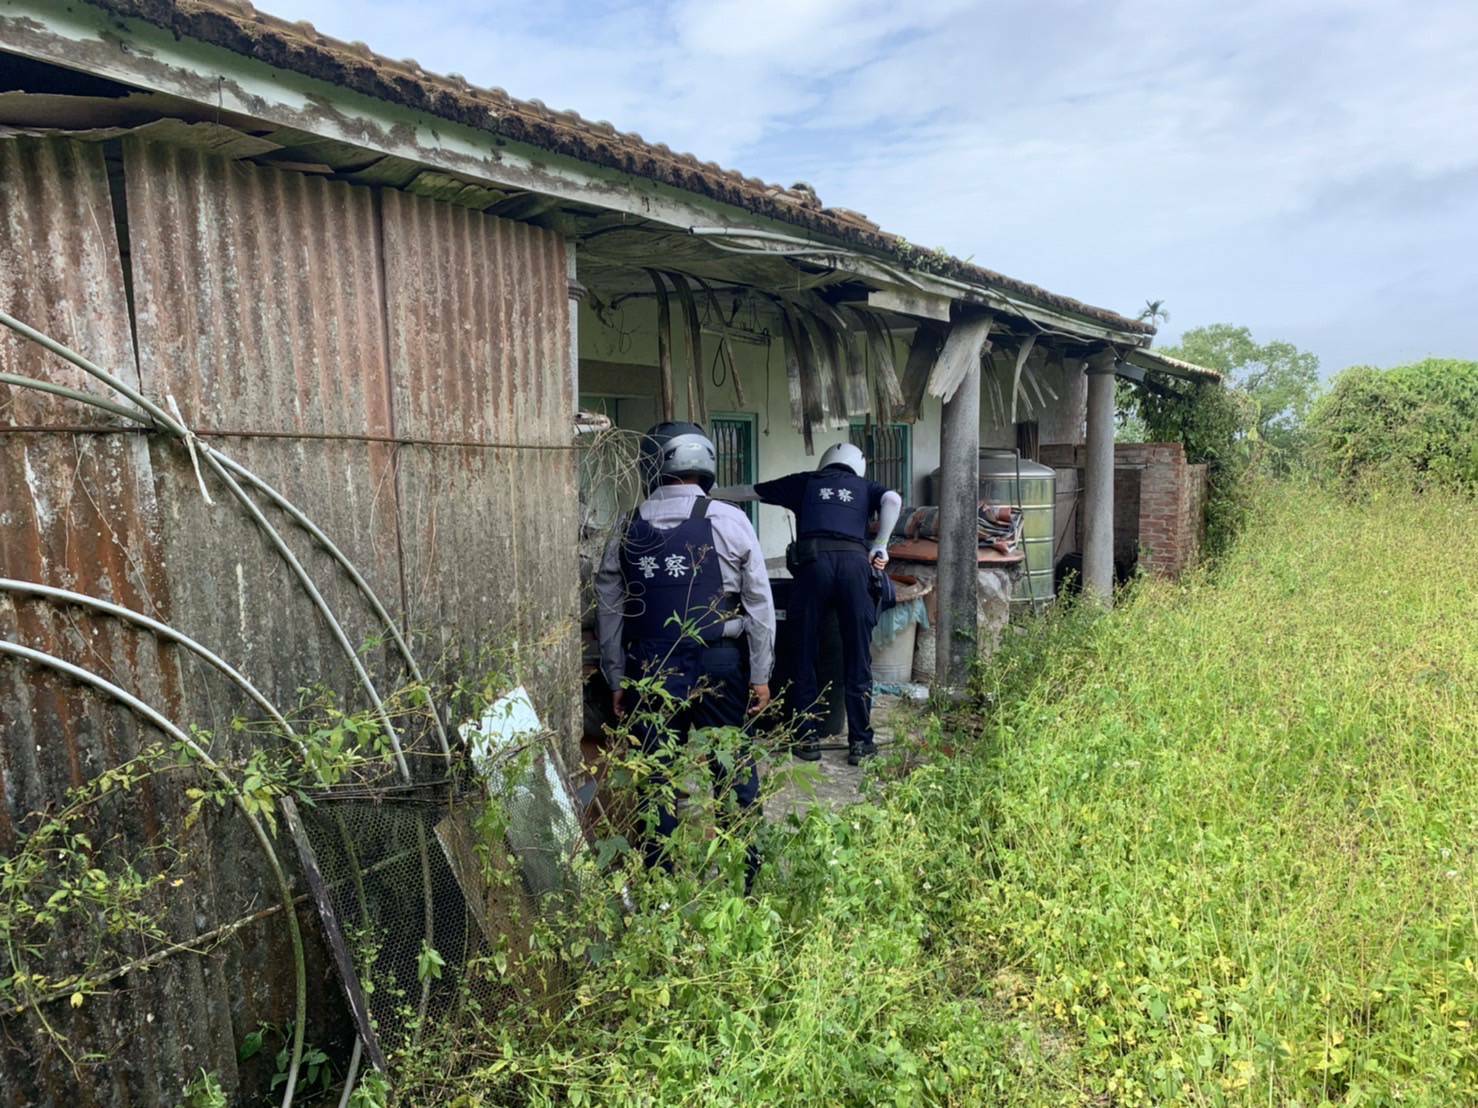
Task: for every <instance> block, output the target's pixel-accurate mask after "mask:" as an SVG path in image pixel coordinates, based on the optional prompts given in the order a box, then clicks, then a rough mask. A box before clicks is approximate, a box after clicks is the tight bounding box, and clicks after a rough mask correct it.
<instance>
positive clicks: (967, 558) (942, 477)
mask: <svg viewBox="0 0 1478 1108" xmlns="http://www.w3.org/2000/svg"><path fill="white" fill-rule="evenodd" d="M982 337H983V336H982ZM979 361H980V360H979V356H978V354H977V355H976V357H975V363H974V364H973V365H971V366H970V369H969V370H968V372H966V374H965V377H964V380H963V381H961V382H960V386H959V388H957V389H956V390H955V394H954V396H952V397H950V398H949V399H948V400H946V401H945V402H944V421H943V424H942V425H941V427H940V431H939V468H940V474H939V580H938V583H937V585H936V587H937V588H938V590H939V626H938V628H937V638H936V642H937V644H938V646H937V651H938V653H937V654H936V659H935V668H936V679H937V680H939V681H941V682H942V683H944V684H946V685H951V686H956V687H958V686H960V685H963V684H964V683H965V681H966V680H967V678H968V677H969V675H970V664H971V662H973V661H974V659H975V652H976V645H977V644H976V641H975V639H976V634H977V628H976V605H977V602H978V601H977V597H976V590H977V589H978V588H979V580H978V578H977V575H976V571H977V562H976V549H977V546H978V541H979V540H978V526H979V523H978V511H979V500H980V364H979Z"/></svg>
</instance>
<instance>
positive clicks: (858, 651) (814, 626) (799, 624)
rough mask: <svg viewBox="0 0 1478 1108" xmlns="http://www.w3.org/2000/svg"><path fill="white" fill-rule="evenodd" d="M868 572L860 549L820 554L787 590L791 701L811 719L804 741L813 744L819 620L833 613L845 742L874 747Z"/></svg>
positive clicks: (873, 621) (872, 601)
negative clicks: (792, 638)
mask: <svg viewBox="0 0 1478 1108" xmlns="http://www.w3.org/2000/svg"><path fill="white" fill-rule="evenodd" d="M871 583H872V567H871V566H870V565H869V564H868V560H867V554H866V553H865V552H864V551H862V550H860V549H859V550H822V551H818V552H817V554H816V560H815V561H814V562H810V563H808V564H807V565H804V566H802V567H801V568H800V572H799V573H797V574H796V578H795V584H794V585H793V586H792V587H791V594H790V596H791V599H790V610H789V611H788V612H787V613H786V624H787V625H788V630H787V633H788V634H791V635H794V636H795V637H796V638H795V650H796V655H795V657H796V674H795V688H794V694H795V702H794V704H793V705H792V707H793V708H794V709H795V710H796V711H798V712H804V713H806V715H807V716H808V717H809V718H807V719H806V720H805V721H803V722H802V724H801V726H800V728H799V731H800V738H801V740H802V741H804V742H814V741H815V740H816V737H817V731H818V730H819V719H818V718H817V717H818V715H819V716H820V717H822V718H824V717H825V715H826V712H825V710H823V709H821V708H820V706H819V704H818V703H817V701H818V698H819V690H818V689H817V681H816V655H817V652H818V651H819V649H820V645H821V621H822V620H823V619H825V618H829V617H830V616H831V614H832V613H835V615H836V620H837V624H838V626H839V627H840V628H841V633H842V686H843V688H842V691H843V693H844V695H845V699H846V702H847V742H848V744H849V745H852V746H857V745H859V744H861V743H869V742H872V629H873V628H874V627H875V626H877V622H878V607H877V599H876V598H875V597H874V596H873V594H872V589H871Z"/></svg>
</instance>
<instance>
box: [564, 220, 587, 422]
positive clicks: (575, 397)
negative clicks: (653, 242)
mask: <svg viewBox="0 0 1478 1108" xmlns="http://www.w3.org/2000/svg"><path fill="white" fill-rule="evenodd" d="M577 270H578V266H577V264H576V258H575V244H574V243H573V242H567V243H565V281H566V284H567V286H568V288H569V294H570V410H571V411H572V412H573V411H578V410H579V407H580V304H581V303H582V302H583V301H584V299H585V296H586V291H585V286H584V285H582V284H581V283H580V279H579V276H578V274H577Z"/></svg>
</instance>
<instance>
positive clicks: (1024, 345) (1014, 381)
mask: <svg viewBox="0 0 1478 1108" xmlns="http://www.w3.org/2000/svg"><path fill="white" fill-rule="evenodd" d="M1035 345H1037V336H1036V335H1035V334H1031V335H1027V336H1026V338H1025V339H1023V340H1022V342H1021V348H1020V349H1019V350H1017V351H1016V370H1015V372H1014V373H1012V375H1011V422H1012V423H1015V422H1016V396H1017V393H1018V392H1020V390H1021V367H1022V366H1024V365H1026V360H1027V358H1029V357H1031V353H1032V347H1033V346H1035Z"/></svg>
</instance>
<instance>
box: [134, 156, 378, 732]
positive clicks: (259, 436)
mask: <svg viewBox="0 0 1478 1108" xmlns="http://www.w3.org/2000/svg"><path fill="white" fill-rule="evenodd" d="M124 155H125V167H126V173H125V179H126V180H127V183H128V214H129V224H130V239H131V242H132V257H133V269H134V274H135V303H136V306H137V307H136V310H137V316H138V324H137V327H138V348H139V359H140V365H141V367H142V377H143V381H144V386H145V389H146V391H148V392H149V393H150V394H152V395H154V396H166V395H172V396H174V397H175V398H176V400H177V402H178V404H179V407H180V410H181V412H182V413H183V415H184V418H185V421H186V423H187V424H189V425H190V426H192V427H194V428H197V429H199V431H200V433H201V434H203V435H204V436H205V437H206V438H207V439H208V441H210V442H211V443H212V444H213V445H215V446H217V447H218V448H220V449H221V450H223V451H225V452H226V453H227V454H229V455H231V456H232V457H233V458H235V459H236V460H238V461H240V462H241V463H242V464H243V465H245V466H247V468H249V469H252V470H253V471H254V472H256V473H258V474H259V475H260V476H261V477H262V478H263V479H265V480H266V481H268V482H269V483H270V484H272V485H273V486H275V487H276V488H277V489H278V490H279V491H280V492H282V493H283V494H284V495H285V496H287V497H288V498H289V499H290V500H292V501H293V502H294V503H296V504H297V505H298V507H300V508H301V509H302V510H303V511H304V512H305V513H306V514H307V515H308V516H309V517H311V518H312V519H313V520H314V521H315V522H317V523H318V525H319V526H320V527H321V528H322V529H323V530H324V531H325V533H326V534H328V535H329V537H330V538H331V539H333V541H334V542H335V543H336V544H338V546H339V547H340V549H341V550H343V551H344V553H345V554H346V555H347V556H348V557H349V559H350V560H351V561H352V562H354V564H355V565H356V566H357V567H358V569H359V570H360V572H361V573H362V574H363V575H364V576H365V578H366V579H367V580H368V581H369V582H370V584H371V586H372V587H373V588H374V589H375V592H376V593H377V594H378V595H379V597H380V599H381V601H382V602H383V603H384V604H385V606H386V608H387V609H388V610H389V611H390V612H391V613H392V614H396V613H398V612H399V610H400V582H399V567H398V554H397V526H398V519H397V513H396V509H395V480H394V474H393V470H392V464H391V463H392V459H393V446H391V445H390V444H389V443H386V442H375V441H364V439H363V438H361V439H354V438H338V437H332V436H367V437H374V436H379V437H388V436H389V435H391V433H392V432H393V429H394V426H393V421H392V419H391V416H390V401H389V384H388V379H387V377H386V364H385V354H384V331H383V322H382V318H381V304H382V297H381V277H380V263H379V249H378V239H379V235H378V229H377V218H376V213H375V204H374V197H373V195H372V194H371V193H370V192H369V190H367V189H360V188H353V187H351V186H348V185H344V184H340V183H336V182H330V181H324V180H321V179H318V178H315V177H309V176H305V175H303V174H297V173H291V172H283V171H279V170H273V169H267V168H263V167H259V166H249V165H242V164H235V163H231V162H227V161H224V160H222V159H218V158H213V157H209V156H206V155H204V154H202V153H200V152H198V151H193V150H186V149H181V148H177V147H169V146H161V145H156V144H152V143H145V142H137V143H135V142H130V143H127V144H126V145H125V150H124ZM325 436H326V437H325ZM154 455H155V465H156V468H157V472H158V474H159V483H160V487H161V498H163V495H164V494H163V491H162V490H163V489H164V488H165V487H168V488H169V489H170V490H171V494H170V505H171V510H170V513H169V517H168V519H167V521H166V522H165V525H164V546H165V557H166V561H167V564H168V566H169V569H170V572H171V575H172V577H173V578H174V579H175V580H176V582H177V584H176V592H175V613H176V622H177V623H178V625H179V626H180V628H181V629H182V630H184V631H186V632H187V633H188V634H192V635H195V636H196V637H197V638H200V639H201V641H203V642H207V643H222V644H229V645H230V647H231V653H230V655H229V656H230V657H233V658H235V659H237V660H239V661H240V662H241V663H243V664H244V665H245V666H246V669H247V672H248V673H249V674H250V675H251V676H252V678H253V680H254V681H257V682H258V683H259V684H260V685H261V687H262V688H263V690H264V691H265V692H266V693H267V694H268V696H270V697H272V698H274V699H275V700H277V701H278V703H279V704H280V703H281V702H282V701H284V700H286V701H288V702H289V703H290V702H292V701H293V700H294V699H295V698H296V695H297V689H298V688H300V687H302V686H306V685H312V684H314V683H315V682H319V681H322V682H324V683H326V684H327V685H328V686H329V687H330V688H332V689H334V690H335V691H336V692H337V693H338V694H339V695H341V696H343V697H344V698H345V701H346V703H347V704H348V705H349V706H350V707H354V708H358V707H365V706H367V703H368V702H367V699H366V698H365V696H364V695H363V694H362V693H361V692H360V690H359V686H358V683H357V681H356V680H355V679H354V678H353V676H352V671H351V669H350V666H349V663H348V662H347V660H346V659H345V658H344V656H343V654H342V651H341V650H340V649H339V647H338V646H337V645H336V644H335V643H334V641H333V640H332V638H331V637H330V634H329V631H328V628H327V626H326V625H325V624H324V623H323V621H322V619H321V617H320V616H319V614H318V613H317V611H316V609H315V608H314V606H313V604H312V602H311V600H310V598H309V597H308V595H307V593H306V592H305V591H304V590H303V589H302V587H301V586H300V585H299V584H298V582H297V581H296V579H295V578H294V577H293V576H292V574H291V572H290V570H289V569H288V566H287V565H286V563H285V562H284V561H283V560H282V558H281V557H280V555H279V554H278V553H277V552H276V551H275V550H274V549H273V548H272V547H271V546H270V544H269V542H268V540H267V538H266V537H265V535H264V534H263V533H262V532H261V531H260V530H259V529H258V528H257V527H256V525H255V524H254V523H253V522H252V520H251V519H250V517H249V516H248V515H247V514H246V513H245V512H244V511H243V510H242V509H241V508H240V507H239V506H238V505H236V504H235V503H234V502H233V501H232V500H231V497H230V495H229V493H228V492H227V491H226V489H225V488H224V487H223V486H222V485H221V484H220V483H219V482H218V481H216V480H214V479H210V480H209V481H208V484H209V485H210V487H211V488H212V489H213V490H214V491H213V493H212V496H213V498H214V499H215V501H216V503H215V504H214V505H213V506H212V505H207V504H206V503H205V502H204V500H203V498H202V497H201V496H200V495H199V494H198V492H195V491H194V488H193V486H194V477H193V472H192V470H191V468H190V465H189V461H188V458H187V457H186V456H185V455H184V454H183V453H182V452H181V451H180V450H179V448H178V446H177V445H176V444H173V443H168V442H159V443H156V444H155V446H154ZM258 502H259V503H264V502H263V501H262V499H261V498H258ZM264 512H265V514H266V515H267V516H268V518H269V519H271V520H272V522H273V523H274V524H275V525H276V526H277V527H278V529H279V531H280V532H281V533H282V535H283V537H284V539H286V540H287V542H288V544H289V546H291V547H292V548H293V550H294V552H295V553H296V554H297V556H298V558H299V559H300V560H301V561H302V562H303V564H304V566H305V567H306V568H307V569H308V571H309V573H310V575H311V576H312V578H313V580H314V582H315V584H316V585H317V586H318V588H319V589H320V591H321V592H322V593H323V594H324V597H325V599H326V600H327V601H328V603H329V606H330V607H331V608H332V609H333V611H334V612H335V613H336V615H337V616H338V617H339V619H340V621H341V622H342V623H343V624H344V627H345V631H346V633H347V634H348V636H349V639H350V641H351V643H353V644H354V645H355V646H356V647H357V646H359V645H360V644H361V643H365V642H368V641H369V640H371V639H373V638H375V637H378V636H380V635H382V634H383V629H382V628H381V627H380V626H379V625H378V621H377V620H376V619H375V618H374V615H373V613H372V611H371V610H370V609H369V607H368V606H367V605H366V604H365V602H364V600H363V598H362V597H361V596H360V595H359V593H358V591H357V590H356V589H355V588H354V587H353V585H352V583H351V582H349V580H348V579H347V578H346V577H345V575H344V574H343V573H342V571H340V570H339V569H338V568H337V567H336V566H335V565H334V564H333V563H332V561H331V559H330V558H329V557H328V556H327V555H326V554H325V553H323V552H322V551H321V550H319V549H318V548H317V547H316V545H315V544H314V543H313V542H312V541H311V540H310V539H309V538H308V536H307V535H306V534H304V533H303V532H302V531H301V530H299V529H298V528H297V527H296V525H294V524H293V523H292V522H291V521H290V520H289V519H288V518H287V517H286V516H284V515H282V514H281V513H279V512H277V511H276V510H275V509H273V508H271V507H264ZM372 659H373V660H374V661H377V662H379V663H381V665H380V670H381V672H380V676H381V681H380V682H379V683H380V684H383V686H384V689H383V691H384V692H388V691H389V690H390V689H392V688H394V687H395V686H396V685H398V684H399V683H400V682H401V680H402V676H401V674H400V672H399V669H398V667H396V666H395V665H394V664H393V663H392V662H391V661H390V658H389V655H388V654H387V653H386V652H385V651H383V650H376V651H374V652H372ZM221 707H222V708H223V709H225V710H226V711H234V710H236V708H237V707H239V705H238V704H237V703H235V702H234V701H227V702H226V703H224V704H223V705H221ZM228 719H229V716H227V717H226V718H225V719H223V718H221V712H219V711H217V712H213V713H211V716H210V717H209V719H208V720H202V721H201V722H202V723H204V724H206V725H208V726H210V725H213V726H215V727H220V726H222V725H223V724H224V723H225V722H226V721H227V720H228Z"/></svg>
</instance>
